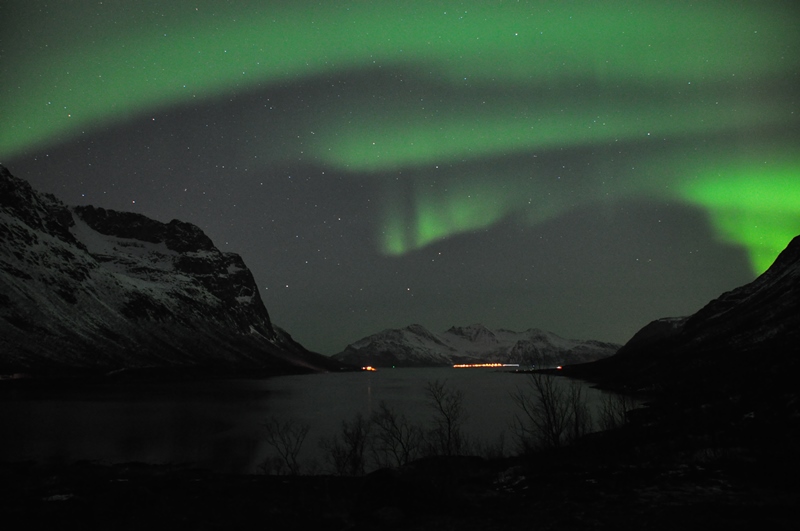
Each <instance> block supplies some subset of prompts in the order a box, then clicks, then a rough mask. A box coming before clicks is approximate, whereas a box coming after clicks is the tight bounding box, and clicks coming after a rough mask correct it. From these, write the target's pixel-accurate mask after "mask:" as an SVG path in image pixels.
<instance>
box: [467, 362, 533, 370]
mask: <svg viewBox="0 0 800 531" xmlns="http://www.w3.org/2000/svg"><path fill="white" fill-rule="evenodd" d="M485 367H519V363H459V364H456V365H453V368H454V369H475V368H485Z"/></svg>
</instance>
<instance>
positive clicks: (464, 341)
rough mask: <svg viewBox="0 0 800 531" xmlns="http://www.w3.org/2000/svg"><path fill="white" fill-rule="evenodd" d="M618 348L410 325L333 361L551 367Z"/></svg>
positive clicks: (530, 334) (528, 334)
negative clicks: (441, 331)
mask: <svg viewBox="0 0 800 531" xmlns="http://www.w3.org/2000/svg"><path fill="white" fill-rule="evenodd" d="M618 348H619V345H616V344H612V343H603V342H600V341H579V340H573V339H564V338H562V337H559V336H557V335H556V334H553V333H551V332H545V331H543V330H537V329H534V328H532V329H530V330H526V331H524V332H513V331H511V330H503V329H500V330H489V329H488V328H486V327H485V326H483V325H480V324H474V325H470V326H465V327H455V326H454V327H452V328H450V329H449V330H447V331H445V332H443V333H440V334H435V333H433V332H431V331H429V330H427V329H426V328H425V327H423V326H421V325H418V324H413V325H410V326H407V327H405V328H401V329H389V330H384V331H382V332H379V333H377V334H373V335H371V336H368V337H365V338H363V339H361V340H359V341H356V342H355V343H352V344H350V345H348V346H347V347H346V348H345V349H344V350H343V351H342V352H340V353H338V354H335V355H334V356H333V358H334V359H337V360H339V361H341V362H343V363H349V364H353V365H361V366H363V365H372V366H374V367H391V366H396V367H425V366H445V365H452V364H455V363H519V364H521V365H536V366H541V367H554V366H556V365H563V364H565V363H584V362H589V361H594V360H597V359H600V358H604V357H607V356H610V355H612V354H614V353H615V352H616V351H617V349H618Z"/></svg>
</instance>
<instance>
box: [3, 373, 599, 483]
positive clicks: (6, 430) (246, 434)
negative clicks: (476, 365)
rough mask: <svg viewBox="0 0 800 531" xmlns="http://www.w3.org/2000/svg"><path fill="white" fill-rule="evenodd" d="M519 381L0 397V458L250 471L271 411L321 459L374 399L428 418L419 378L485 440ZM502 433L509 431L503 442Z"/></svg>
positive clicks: (310, 383) (501, 425) (216, 385)
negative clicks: (302, 427)
mask: <svg viewBox="0 0 800 531" xmlns="http://www.w3.org/2000/svg"><path fill="white" fill-rule="evenodd" d="M526 378H527V377H526V376H522V375H519V374H514V373H512V372H506V371H502V370H496V369H457V370H456V369H448V368H442V369H383V370H380V371H377V372H356V373H343V374H314V375H304V376H283V377H279V378H270V379H263V380H220V381H211V382H207V381H206V382H180V383H174V382H173V383H163V382H162V383H148V384H142V383H138V384H135V385H134V384H125V385H124V386H119V385H118V384H117V387H93V388H91V389H88V390H82V391H80V392H78V391H75V390H72V391H62V392H59V393H57V394H52V396H47V397H41V396H39V397H35V398H34V397H27V396H20V395H18V396H16V397H14V398H12V399H6V400H2V401H0V426H2V428H0V429H1V430H2V432H0V456H2V458H3V459H4V460H7V461H19V460H26V459H31V460H36V461H43V462H51V461H75V460H91V461H98V462H102V463H121V462H130V461H141V462H147V463H189V464H191V465H193V466H199V467H205V468H210V469H213V470H217V471H220V472H237V473H241V472H248V473H251V472H255V471H256V470H257V467H258V465H259V464H260V463H261V462H262V461H263V460H264V459H265V457H267V456H268V455H269V453H270V449H269V448H268V447H267V446H266V445H265V444H264V442H263V431H262V427H261V423H262V422H263V420H264V419H266V418H267V417H270V416H274V417H277V418H279V419H290V418H291V419H295V420H296V421H298V422H301V423H304V424H308V425H309V426H310V427H311V429H310V431H309V434H308V438H307V439H306V442H305V444H304V446H303V451H302V452H301V454H300V460H301V462H304V463H312V462H315V461H316V462H317V463H318V464H320V463H321V462H322V458H321V455H320V453H319V452H320V451H319V447H318V444H317V443H318V441H319V439H320V438H323V437H330V436H332V435H333V434H334V433H336V432H337V431H338V429H339V427H340V426H341V423H342V421H345V420H347V421H349V420H351V419H352V418H353V417H354V416H355V415H356V414H357V413H362V414H363V415H365V416H368V415H369V414H370V413H372V412H374V411H375V410H376V409H377V408H378V405H379V404H380V402H382V401H385V402H386V403H387V404H389V405H390V406H391V407H393V408H395V409H397V410H398V411H401V412H403V413H405V414H406V415H407V416H408V417H409V419H411V420H412V421H414V422H418V423H421V424H428V422H429V420H430V417H431V413H430V411H429V408H428V407H427V403H426V398H425V385H426V383H427V382H430V381H434V380H437V379H438V380H445V379H446V380H447V383H448V385H449V386H451V387H452V388H454V389H459V390H461V391H463V392H464V405H465V407H466V409H467V411H468V418H467V421H466V425H465V431H466V433H467V435H468V437H469V438H470V440H472V441H479V442H482V443H494V442H496V441H497V439H498V437H499V436H500V434H501V433H503V432H508V429H509V425H510V423H511V421H512V420H513V418H514V415H515V414H516V411H515V406H514V405H513V403H512V400H511V398H510V396H509V393H510V392H512V391H515V390H516V389H517V388H518V387H524V386H526V385H527V381H526ZM559 380H560V379H559ZM564 384H568V382H567V381H564ZM585 392H586V395H587V398H588V399H589V402H590V404H594V405H595V407H598V405H599V403H600V401H601V397H602V393H601V392H600V391H597V390H595V389H591V388H589V387H588V386H587V388H586V389H585ZM510 439H511V438H510V434H509V435H508V436H506V441H507V445H508V446H510ZM509 449H510V448H509Z"/></svg>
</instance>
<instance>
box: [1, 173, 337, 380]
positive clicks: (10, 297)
mask: <svg viewBox="0 0 800 531" xmlns="http://www.w3.org/2000/svg"><path fill="white" fill-rule="evenodd" d="M0 229H2V231H0V241H2V244H3V245H2V249H1V250H0V352H2V356H0V373H4V374H9V373H19V372H22V373H35V374H41V373H63V372H71V371H78V372H86V371H89V372H107V371H115V370H122V369H143V368H154V367H161V368H176V367H183V368H189V367H192V368H198V367H204V368H207V369H209V370H212V371H222V372H226V371H239V370H243V371H255V370H259V371H267V372H297V371H315V370H329V369H332V368H334V367H335V366H336V364H334V363H332V362H331V360H330V359H329V358H327V357H325V356H322V355H320V354H316V353H312V352H309V351H308V350H306V349H305V348H304V347H302V346H301V345H299V344H298V343H297V342H296V341H294V340H293V339H292V338H291V336H290V335H289V334H288V333H287V332H285V331H284V330H282V329H280V328H279V327H276V326H274V325H273V323H272V321H271V319H270V316H269V313H268V312H267V309H266V307H265V306H264V303H263V301H262V299H261V296H260V293H259V290H258V287H257V286H256V284H255V280H254V278H253V275H252V273H251V272H250V270H249V269H248V268H247V266H246V265H245V263H244V261H243V260H242V258H241V257H240V256H239V255H238V254H235V253H223V252H222V251H220V250H219V249H217V248H216V247H215V246H214V244H213V242H212V241H211V239H210V238H208V236H207V235H205V233H203V231H202V230H201V229H200V228H199V227H197V226H195V225H193V224H191V223H186V222H182V221H178V220H173V221H171V222H169V223H162V222H160V221H156V220H153V219H150V218H148V217H146V216H144V215H142V214H136V213H130V212H117V211H114V210H106V209H103V208H96V207H93V206H76V207H70V206H67V205H65V204H63V203H62V202H61V201H60V200H58V199H57V198H56V197H55V196H53V195H51V194H43V193H39V192H37V191H35V190H34V189H33V188H32V187H31V186H30V184H28V183H27V182H26V181H24V180H23V179H19V178H17V177H14V176H13V175H11V173H10V172H9V171H8V170H7V169H6V168H4V167H2V166H0Z"/></svg>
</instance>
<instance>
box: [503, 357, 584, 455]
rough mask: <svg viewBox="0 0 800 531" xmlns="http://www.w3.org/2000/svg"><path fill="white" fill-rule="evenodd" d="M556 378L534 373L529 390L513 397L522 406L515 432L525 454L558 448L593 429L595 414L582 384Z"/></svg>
mask: <svg viewBox="0 0 800 531" xmlns="http://www.w3.org/2000/svg"><path fill="white" fill-rule="evenodd" d="M562 383H563V382H559V381H557V379H556V378H555V377H552V376H548V375H546V374H542V373H538V372H534V373H531V374H530V376H529V378H528V384H529V385H528V389H527V390H523V389H520V388H518V389H517V390H516V392H512V393H511V399H512V400H513V402H514V404H515V405H516V406H517V408H518V409H519V413H518V414H517V415H515V418H514V424H513V426H512V433H513V434H514V437H515V439H516V442H517V444H518V446H519V448H520V450H521V451H522V452H523V453H526V452H531V451H535V450H540V449H546V448H558V447H560V446H564V445H566V444H569V443H571V442H572V441H574V440H576V439H577V438H579V437H581V436H583V435H584V434H586V433H588V432H589V431H590V430H591V414H590V411H589V407H588V405H587V402H586V398H585V396H584V395H583V388H582V386H581V385H580V384H579V383H572V384H571V385H570V386H564V385H562Z"/></svg>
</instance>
